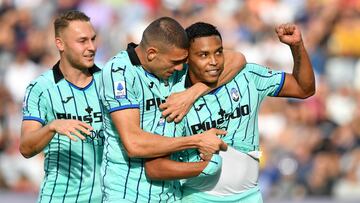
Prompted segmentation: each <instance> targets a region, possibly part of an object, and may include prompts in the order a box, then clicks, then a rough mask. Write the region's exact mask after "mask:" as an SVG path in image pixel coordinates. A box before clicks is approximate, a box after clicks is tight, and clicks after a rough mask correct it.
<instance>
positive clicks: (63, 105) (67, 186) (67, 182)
mask: <svg viewBox="0 0 360 203" xmlns="http://www.w3.org/2000/svg"><path fill="white" fill-rule="evenodd" d="M57 89H58V92H59V95H60V99H61V100H63V96H62V94H61V90H60V88H59V86H57ZM61 104H62V107H63V110H64V112H65V114H66V108H65V104H64V102H61ZM55 119H57V118H56V117H55ZM70 169H71V142H69V169H68V179H67V181H66V189H65V192H64V196H63V200H62V202H63V203H64V202H65V197H66V193H67V191H68V188H69V181H70Z"/></svg>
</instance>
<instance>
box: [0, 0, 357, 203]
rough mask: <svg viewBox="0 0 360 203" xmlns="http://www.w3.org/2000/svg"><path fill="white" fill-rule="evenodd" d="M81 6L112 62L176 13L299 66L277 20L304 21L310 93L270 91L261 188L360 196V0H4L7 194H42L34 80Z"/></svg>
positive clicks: (15, 200)
mask: <svg viewBox="0 0 360 203" xmlns="http://www.w3.org/2000/svg"><path fill="white" fill-rule="evenodd" d="M67 9H79V10H82V11H84V12H85V13H86V14H88V15H89V16H90V17H91V21H92V23H93V25H94V26H95V28H96V30H97V33H98V51H97V55H96V63H97V64H99V65H102V64H104V63H105V62H106V61H107V60H108V59H109V58H110V57H111V56H113V55H114V54H115V53H116V52H117V51H119V50H121V49H124V48H125V47H126V44H127V42H129V41H134V42H138V41H139V39H140V37H141V33H142V31H143V29H144V28H145V26H146V25H147V24H148V23H149V22H150V21H151V20H153V19H155V18H157V17H159V16H164V15H166V16H172V17H175V18H176V19H177V20H179V21H180V22H181V24H182V25H183V26H185V27H186V26H188V25H190V24H191V23H193V22H195V21H199V20H201V21H205V22H210V23H212V24H214V25H217V26H218V28H219V30H220V31H221V33H222V35H223V41H224V46H225V48H231V49H235V50H239V51H241V52H243V53H244V54H245V56H246V58H247V61H248V62H254V63H259V64H264V65H267V66H270V67H273V68H274V69H284V70H286V71H287V72H290V71H291V69H292V57H291V52H290V49H289V48H288V47H287V46H286V45H283V44H281V43H280V42H279V41H278V39H277V37H276V35H275V32H274V27H275V25H277V24H279V23H283V22H296V23H297V24H298V25H299V26H300V27H301V30H302V32H303V38H304V42H305V45H306V47H307V49H308V52H309V54H310V56H311V60H312V63H313V66H314V69H315V73H316V86H317V90H316V94H315V96H313V97H311V98H310V99H307V100H305V101H299V100H294V99H271V98H269V99H266V101H265V102H264V104H263V105H262V108H261V113H260V117H259V122H260V123H259V125H260V131H261V146H262V150H263V155H264V156H263V158H262V160H261V175H260V186H261V190H262V193H263V196H264V200H265V202H307V203H310V202H360V0H192V1H190V0H133V1H130V0H103V1H100V0H0V202H10V201H11V202H12V203H20V202H34V201H35V200H36V195H37V189H38V185H39V184H40V181H41V180H42V175H43V172H42V156H41V155H38V156H36V157H34V158H31V159H24V158H23V157H22V156H21V155H20V153H19V151H18V146H19V137H20V125H21V119H22V116H21V111H20V109H21V106H22V99H23V96H24V91H25V88H26V86H27V84H28V83H29V82H30V80H32V79H34V78H35V77H37V76H38V75H39V73H41V72H43V71H45V70H47V69H48V68H49V67H51V66H52V65H53V64H54V63H55V62H56V61H57V60H58V53H57V50H56V47H55V45H54V40H53V38H54V36H53V27H52V21H53V17H54V16H55V15H56V14H58V13H59V12H61V11H63V10H67Z"/></svg>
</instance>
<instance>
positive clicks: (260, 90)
mask: <svg viewBox="0 0 360 203" xmlns="http://www.w3.org/2000/svg"><path fill="white" fill-rule="evenodd" d="M279 85H280V83H276V84H275V85H270V86H268V87H266V88H264V89H258V88H256V90H257V91H259V92H262V91H266V90H268V89H270V88H273V87H276V86H279Z"/></svg>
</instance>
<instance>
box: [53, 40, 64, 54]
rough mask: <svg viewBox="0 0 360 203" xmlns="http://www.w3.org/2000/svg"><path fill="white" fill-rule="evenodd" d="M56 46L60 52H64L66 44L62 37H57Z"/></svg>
mask: <svg viewBox="0 0 360 203" xmlns="http://www.w3.org/2000/svg"><path fill="white" fill-rule="evenodd" d="M55 45H56V47H57V48H58V50H59V51H64V42H63V40H62V39H61V38H60V37H55Z"/></svg>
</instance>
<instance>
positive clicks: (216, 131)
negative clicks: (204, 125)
mask: <svg viewBox="0 0 360 203" xmlns="http://www.w3.org/2000/svg"><path fill="white" fill-rule="evenodd" d="M213 129H214V130H215V134H216V135H226V133H227V132H226V130H222V129H216V128H213Z"/></svg>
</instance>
